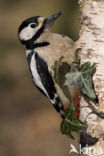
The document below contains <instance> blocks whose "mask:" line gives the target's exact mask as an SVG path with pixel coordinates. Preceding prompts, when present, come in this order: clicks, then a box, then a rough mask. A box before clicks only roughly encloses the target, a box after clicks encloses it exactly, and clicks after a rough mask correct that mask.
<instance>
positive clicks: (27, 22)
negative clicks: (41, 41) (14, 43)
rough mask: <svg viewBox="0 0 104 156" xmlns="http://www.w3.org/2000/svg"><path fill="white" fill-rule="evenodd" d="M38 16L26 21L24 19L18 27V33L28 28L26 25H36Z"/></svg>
mask: <svg viewBox="0 0 104 156" xmlns="http://www.w3.org/2000/svg"><path fill="white" fill-rule="evenodd" d="M39 17H40V16H34V17H30V18H28V19H26V20H25V21H23V22H22V24H21V25H20V27H19V29H18V33H20V32H21V30H23V29H24V28H25V27H27V26H28V24H30V23H37V24H38V18H39Z"/></svg>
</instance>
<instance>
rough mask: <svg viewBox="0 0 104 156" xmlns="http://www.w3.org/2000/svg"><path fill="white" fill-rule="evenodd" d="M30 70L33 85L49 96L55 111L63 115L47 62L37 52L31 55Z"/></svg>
mask: <svg viewBox="0 0 104 156" xmlns="http://www.w3.org/2000/svg"><path fill="white" fill-rule="evenodd" d="M30 70H31V73H32V76H33V82H34V83H35V85H36V86H37V87H38V88H39V90H41V91H42V93H44V94H45V95H46V96H47V97H48V98H49V100H50V101H51V103H52V104H53V106H54V107H55V109H56V110H57V112H59V113H60V115H61V116H62V117H63V113H64V108H63V105H62V102H61V100H60V98H59V96H58V95H57V93H56V88H55V84H54V81H53V79H52V76H51V73H50V72H49V69H48V66H47V63H46V62H45V61H44V60H43V59H42V58H41V57H40V56H39V55H38V54H37V53H34V54H33V55H32V57H31V62H30Z"/></svg>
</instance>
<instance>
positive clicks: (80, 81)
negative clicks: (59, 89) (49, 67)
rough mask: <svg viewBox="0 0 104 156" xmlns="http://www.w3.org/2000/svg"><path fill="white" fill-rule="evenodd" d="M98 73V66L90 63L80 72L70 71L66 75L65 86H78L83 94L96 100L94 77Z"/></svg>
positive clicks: (83, 66) (82, 67) (85, 64)
mask: <svg viewBox="0 0 104 156" xmlns="http://www.w3.org/2000/svg"><path fill="white" fill-rule="evenodd" d="M95 71H96V65H95V64H93V65H92V66H91V63H90V62H87V63H84V64H83V65H82V66H81V67H80V70H79V71H74V70H72V71H70V72H69V73H67V74H66V76H65V77H66V80H65V84H64V85H68V86H76V87H77V88H79V89H80V91H81V93H82V94H83V95H85V96H86V97H88V98H89V99H91V100H95V99H96V98H97V97H96V94H95V90H94V86H93V81H92V77H93V75H94V73H95Z"/></svg>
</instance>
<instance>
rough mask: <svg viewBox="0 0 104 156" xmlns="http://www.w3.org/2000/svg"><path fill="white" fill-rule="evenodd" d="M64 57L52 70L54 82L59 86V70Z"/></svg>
mask: <svg viewBox="0 0 104 156" xmlns="http://www.w3.org/2000/svg"><path fill="white" fill-rule="evenodd" d="M63 58H64V56H61V57H60V59H59V60H58V61H55V62H54V65H53V66H52V69H53V70H54V80H55V82H56V83H57V84H59V68H60V63H61V61H62V59H63Z"/></svg>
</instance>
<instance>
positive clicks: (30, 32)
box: [19, 23, 41, 41]
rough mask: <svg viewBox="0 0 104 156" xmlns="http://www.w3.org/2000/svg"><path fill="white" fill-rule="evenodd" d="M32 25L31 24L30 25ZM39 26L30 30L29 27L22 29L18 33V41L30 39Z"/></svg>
mask: <svg viewBox="0 0 104 156" xmlns="http://www.w3.org/2000/svg"><path fill="white" fill-rule="evenodd" d="M31 24H32V23H31ZM40 27H41V25H39V26H37V27H35V28H31V27H30V25H29V26H28V27H26V28H24V29H23V30H22V31H21V32H20V35H19V36H20V39H21V40H25V41H26V40H29V39H31V38H32V37H33V36H34V35H35V34H36V32H37V31H38V30H39V29H40Z"/></svg>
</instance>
